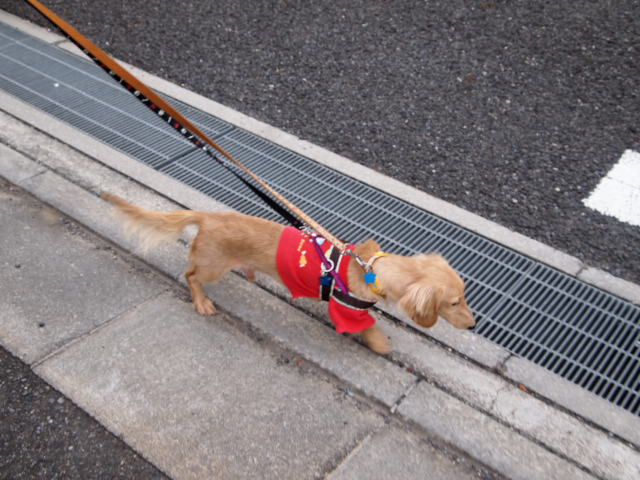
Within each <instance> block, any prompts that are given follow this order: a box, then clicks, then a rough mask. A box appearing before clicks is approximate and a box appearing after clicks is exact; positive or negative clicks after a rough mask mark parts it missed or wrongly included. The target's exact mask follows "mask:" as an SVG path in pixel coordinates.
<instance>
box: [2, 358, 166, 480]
mask: <svg viewBox="0 0 640 480" xmlns="http://www.w3.org/2000/svg"><path fill="white" fill-rule="evenodd" d="M0 372H2V373H1V374H0V478H2V479H7V480H9V479H11V480H19V479H39V478H42V479H45V478H46V479H57V478H60V479H63V478H64V479H78V480H86V479H102V478H104V479H107V478H109V479H113V478H121V479H134V478H135V479H145V480H146V479H154V480H162V479H166V478H167V477H166V476H164V475H163V474H162V473H161V472H160V471H158V470H157V469H156V468H155V467H154V466H153V465H151V464H150V463H148V462H147V461H146V460H144V459H143V458H141V457H140V456H139V455H137V454H136V453H135V452H134V451H133V450H131V449H130V448H129V447H128V446H127V445H126V444H125V443H124V442H122V441H121V440H120V439H118V438H116V437H114V436H113V435H112V434H111V433H109V432H108V431H106V430H105V429H104V427H102V426H101V425H100V424H99V423H98V422H96V421H95V420H94V419H92V418H91V417H90V416H89V415H87V414H86V413H85V412H83V411H82V410H81V409H79V408H78V407H76V406H75V405H74V404H73V403H71V402H70V401H69V399H67V398H66V397H65V396H64V395H62V394H61V393H60V392H58V391H56V390H55V389H53V388H51V387H50V386H49V385H47V384H46V383H45V382H44V381H43V380H41V379H40V378H39V377H38V376H37V375H35V374H34V373H33V372H32V371H31V369H30V368H29V367H28V366H27V365H25V364H24V363H22V362H21V361H20V360H18V359H17V358H15V357H13V356H12V355H11V354H10V353H9V352H7V351H6V350H5V349H4V348H1V347H0Z"/></svg>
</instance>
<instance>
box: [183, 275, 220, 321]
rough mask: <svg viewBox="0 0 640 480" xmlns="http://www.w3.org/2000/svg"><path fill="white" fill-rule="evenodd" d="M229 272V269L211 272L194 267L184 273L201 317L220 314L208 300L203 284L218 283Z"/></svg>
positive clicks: (194, 305) (194, 304) (194, 306)
mask: <svg viewBox="0 0 640 480" xmlns="http://www.w3.org/2000/svg"><path fill="white" fill-rule="evenodd" d="M227 271H228V269H226V268H221V269H219V270H210V269H203V268H201V267H197V266H192V267H191V268H190V269H189V270H187V271H186V272H184V276H185V278H186V279H187V285H189V291H190V292H191V299H192V300H193V308H195V309H196V311H197V312H198V313H199V314H200V315H215V314H216V313H217V312H218V310H217V309H216V307H215V305H214V304H213V302H212V301H211V300H209V299H208V298H207V295H206V294H205V292H204V287H203V284H205V283H215V282H217V281H218V280H219V279H220V277H222V276H223V275H224V274H225V273H227Z"/></svg>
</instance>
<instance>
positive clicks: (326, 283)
mask: <svg viewBox="0 0 640 480" xmlns="http://www.w3.org/2000/svg"><path fill="white" fill-rule="evenodd" d="M341 260H342V256H341V255H340V250H338V249H337V248H335V247H331V252H330V253H329V262H330V263H331V267H332V270H324V269H323V275H322V276H321V277H320V298H321V299H322V300H323V301H325V302H328V301H329V299H330V298H331V291H332V290H333V282H334V281H335V278H334V275H336V274H337V273H338V270H339V269H340V262H341Z"/></svg>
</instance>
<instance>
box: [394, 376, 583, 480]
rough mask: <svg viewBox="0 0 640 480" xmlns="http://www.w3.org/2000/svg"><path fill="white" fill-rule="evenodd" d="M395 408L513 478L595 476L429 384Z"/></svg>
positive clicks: (563, 479) (422, 385) (576, 479)
mask: <svg viewBox="0 0 640 480" xmlns="http://www.w3.org/2000/svg"><path fill="white" fill-rule="evenodd" d="M398 412H399V413H400V414H401V415H402V416H404V417H405V418H407V419H410V420H412V421H414V422H416V423H417V424H418V425H420V426H422V427H423V428H424V429H425V430H426V431H427V432H428V433H430V434H433V435H437V436H438V437H439V438H440V439H442V440H443V441H445V442H447V443H450V444H452V445H455V446H456V447H457V448H460V449H462V450H464V451H465V452H467V453H468V454H469V455H471V457H473V458H475V459H476V460H478V461H480V462H482V463H483V464H485V465H487V466H489V467H491V468H493V469H494V470H497V471H498V472H499V473H501V474H503V475H505V476H506V477H508V478H511V479H513V480H520V479H521V480H534V479H540V480H551V479H558V480H566V479H567V478H571V479H573V480H578V479H593V478H595V477H593V476H591V475H589V474H588V473H586V472H584V471H583V470H581V469H579V468H578V467H577V466H575V465H574V464H572V463H570V462H568V461H567V460H564V459H562V458H560V457H559V456H557V455H554V454H553V453H551V452H550V451H549V450H547V449H545V448H543V447H541V446H540V445H538V444H537V443H535V442H532V441H531V440H528V439H527V438H525V437H523V436H522V435H520V434H519V433H517V432H516V431H515V430H513V429H511V428H510V427H507V426H505V425H503V424H501V423H498V422H497V421H496V420H494V419H492V418H491V417H489V416H487V415H485V414H483V413H481V412H479V411H478V410H475V409H473V408H471V407H470V406H468V405H465V404H464V403H462V402H461V401H459V400H457V399H455V398H454V397H452V396H450V395H448V394H446V393H445V392H443V391H442V390H439V389H437V388H435V387H434V386H432V385H429V384H427V383H424V382H422V383H420V385H418V387H416V388H415V389H414V390H413V391H412V392H411V393H410V394H409V395H408V396H407V398H406V399H405V401H403V402H402V404H400V408H399V409H398Z"/></svg>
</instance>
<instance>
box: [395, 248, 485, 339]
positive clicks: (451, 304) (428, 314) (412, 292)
mask: <svg viewBox="0 0 640 480" xmlns="http://www.w3.org/2000/svg"><path fill="white" fill-rule="evenodd" d="M407 260H408V261H410V264H409V268H408V270H409V271H408V272H406V274H407V275H406V277H405V279H404V281H403V282H402V283H403V285H402V290H401V291H399V292H398V294H397V302H398V305H399V306H400V307H401V308H402V309H403V310H404V311H405V312H406V313H407V315H409V317H411V319H412V320H413V321H414V322H416V323H417V324H418V325H421V326H423V327H432V326H433V325H434V324H435V323H436V322H437V320H438V317H439V316H441V317H442V318H444V319H445V320H446V321H448V322H449V323H451V324H452V325H453V326H454V327H456V328H471V327H473V326H474V325H475V323H476V322H475V320H474V318H473V313H472V312H471V309H470V308H469V305H467V301H466V299H465V296H464V281H463V280H462V278H460V275H458V274H457V273H456V271H455V270H454V269H453V268H452V267H451V266H450V265H449V263H448V262H447V261H446V260H445V259H444V258H442V257H441V256H440V255H415V256H413V257H408V258H407Z"/></svg>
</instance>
